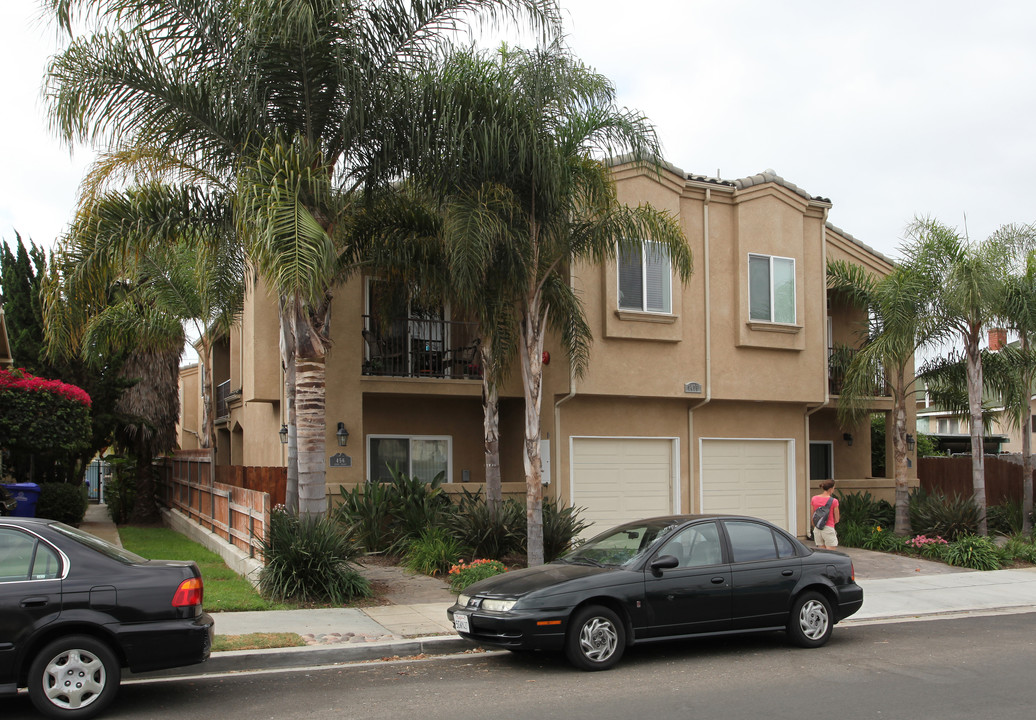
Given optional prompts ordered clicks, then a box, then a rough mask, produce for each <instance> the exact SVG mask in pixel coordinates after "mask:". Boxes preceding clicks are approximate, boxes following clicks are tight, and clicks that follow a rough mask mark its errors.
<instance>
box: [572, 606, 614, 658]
mask: <svg viewBox="0 0 1036 720" xmlns="http://www.w3.org/2000/svg"><path fill="white" fill-rule="evenodd" d="M625 650H626V628H625V627H624V626H623V624H622V621H621V620H619V616H618V615H616V614H615V613H614V612H612V611H611V610H609V609H608V608H606V607H600V606H590V607H586V608H583V609H582V610H580V611H579V612H577V613H576V614H575V616H574V617H573V619H572V624H571V625H570V626H569V629H568V637H567V638H566V640H565V654H566V655H567V656H568V659H569V662H571V663H572V664H573V665H575V666H576V667H578V668H580V669H582V670H607V669H608V668H610V667H612V666H613V665H615V663H617V662H619V659H620V658H621V657H622V653H623V652H624V651H625Z"/></svg>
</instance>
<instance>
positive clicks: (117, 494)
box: [104, 455, 137, 525]
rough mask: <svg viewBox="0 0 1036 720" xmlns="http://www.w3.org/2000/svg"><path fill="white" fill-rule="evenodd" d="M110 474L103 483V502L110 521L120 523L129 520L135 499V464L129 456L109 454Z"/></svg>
mask: <svg viewBox="0 0 1036 720" xmlns="http://www.w3.org/2000/svg"><path fill="white" fill-rule="evenodd" d="M108 463H109V464H110V465H111V469H112V474H111V477H109V478H108V479H107V480H106V481H105V483H104V502H105V504H106V505H107V506H108V514H109V515H110V516H111V519H112V522H113V523H115V524H116V525H121V524H123V523H125V522H126V521H127V520H129V516H130V513H131V512H133V504H134V503H135V502H136V500H137V477H136V465H135V464H134V462H133V460H131V459H130V458H124V457H119V456H114V455H113V456H110V457H109V458H108Z"/></svg>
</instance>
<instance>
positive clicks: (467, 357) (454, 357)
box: [449, 338, 482, 378]
mask: <svg viewBox="0 0 1036 720" xmlns="http://www.w3.org/2000/svg"><path fill="white" fill-rule="evenodd" d="M481 344H482V340H481V339H479V338H475V339H474V340H473V341H472V343H471V344H470V345H466V346H464V347H459V348H454V349H453V351H452V352H451V353H450V362H449V364H450V375H452V376H453V377H465V378H470V377H481V376H482V368H481V367H479V346H480V345H481Z"/></svg>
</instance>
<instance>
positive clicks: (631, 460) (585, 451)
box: [572, 438, 673, 535]
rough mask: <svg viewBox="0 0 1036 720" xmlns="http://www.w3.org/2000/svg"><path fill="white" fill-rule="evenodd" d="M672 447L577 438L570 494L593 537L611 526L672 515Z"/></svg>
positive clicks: (665, 443) (664, 442) (664, 443)
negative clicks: (588, 524)
mask: <svg viewBox="0 0 1036 720" xmlns="http://www.w3.org/2000/svg"><path fill="white" fill-rule="evenodd" d="M672 454H673V450H672V441H670V440H654V439H633V438H576V439H574V440H573V443H572V478H573V482H572V493H573V499H574V501H575V504H576V506H577V507H582V508H586V509H585V510H584V512H583V515H582V517H583V518H585V519H587V520H589V521H592V522H593V523H594V525H593V527H592V528H591V529H590V530H589V531H588V532H587V533H586V534H587V535H593V534H596V533H598V532H601V531H603V530H607V529H608V528H609V527H611V526H613V525H619V524H621V523H624V522H627V521H630V520H636V519H638V518H643V517H650V516H652V515H665V514H667V513H669V512H672V494H673V493H672V476H673V472H672Z"/></svg>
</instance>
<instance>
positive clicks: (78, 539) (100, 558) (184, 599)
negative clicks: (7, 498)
mask: <svg viewBox="0 0 1036 720" xmlns="http://www.w3.org/2000/svg"><path fill="white" fill-rule="evenodd" d="M203 591H204V588H203V584H202V578H201V573H200V572H199V570H198V566H197V565H195V564H194V563H193V562H179V561H169V560H146V559H144V558H142V557H140V556H138V555H134V554H133V553H130V552H126V551H125V550H123V549H122V548H118V547H115V546H114V545H112V544H110V543H107V542H105V541H103V540H100V539H98V538H96V537H94V536H93V535H89V534H87V533H84V532H82V531H80V530H77V529H75V528H72V527H69V526H67V525H63V524H62V523H59V522H56V521H53V520H42V519H36V518H14V517H0V696H3V695H10V694H14V693H16V692H17V691H18V688H19V687H27V688H28V691H29V697H30V698H31V699H32V702H33V704H34V705H35V706H36V708H37V709H38V710H39V711H40V712H42V713H44V714H45V715H47V716H49V717H52V718H87V717H92V716H93V715H95V714H97V713H98V712H100V711H101V710H103V709H104V708H105V707H106V706H107V705H108V704H109V703H110V702H111V701H112V699H113V698H114V697H115V694H116V693H117V692H118V688H119V681H120V678H121V675H122V668H129V669H130V670H132V671H133V672H142V671H146V670H159V669H163V668H170V667H179V666H182V665H192V664H194V663H200V662H202V661H204V660H206V659H207V658H208V657H209V652H210V651H211V648H212V635H213V627H212V626H213V623H212V618H211V617H210V616H209V615H208V614H207V613H205V612H203V610H202V595H203Z"/></svg>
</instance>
